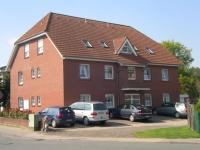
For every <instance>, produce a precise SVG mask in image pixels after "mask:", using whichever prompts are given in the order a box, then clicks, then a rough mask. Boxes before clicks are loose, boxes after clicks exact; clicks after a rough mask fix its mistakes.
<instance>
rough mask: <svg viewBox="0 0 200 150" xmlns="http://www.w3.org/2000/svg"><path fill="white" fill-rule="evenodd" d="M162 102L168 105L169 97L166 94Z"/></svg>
mask: <svg viewBox="0 0 200 150" xmlns="http://www.w3.org/2000/svg"><path fill="white" fill-rule="evenodd" d="M163 102H164V103H169V102H170V96H169V94H168V93H164V94H163Z"/></svg>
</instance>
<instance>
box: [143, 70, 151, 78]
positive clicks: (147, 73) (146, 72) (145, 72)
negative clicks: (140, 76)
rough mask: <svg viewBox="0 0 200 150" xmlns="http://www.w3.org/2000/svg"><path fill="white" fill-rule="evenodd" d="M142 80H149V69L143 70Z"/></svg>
mask: <svg viewBox="0 0 200 150" xmlns="http://www.w3.org/2000/svg"><path fill="white" fill-rule="evenodd" d="M144 80H151V70H150V68H144Z"/></svg>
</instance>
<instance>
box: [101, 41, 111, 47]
mask: <svg viewBox="0 0 200 150" xmlns="http://www.w3.org/2000/svg"><path fill="white" fill-rule="evenodd" d="M100 44H101V46H102V47H103V48H109V46H108V45H107V43H106V42H105V41H101V42H100Z"/></svg>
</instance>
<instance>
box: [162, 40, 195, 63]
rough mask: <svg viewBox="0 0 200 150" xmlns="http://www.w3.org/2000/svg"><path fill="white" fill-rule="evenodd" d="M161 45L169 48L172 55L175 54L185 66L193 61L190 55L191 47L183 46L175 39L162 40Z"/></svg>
mask: <svg viewBox="0 0 200 150" xmlns="http://www.w3.org/2000/svg"><path fill="white" fill-rule="evenodd" d="M161 44H162V45H163V47H165V48H166V49H168V50H169V52H171V53H172V54H173V55H175V56H176V57H177V58H178V59H179V60H181V61H182V62H183V64H184V66H185V67H189V66H190V64H191V63H192V62H193V60H194V59H193V58H192V55H191V52H192V49H189V48H187V47H185V46H184V45H183V44H181V43H179V42H175V41H163V42H162V43H161Z"/></svg>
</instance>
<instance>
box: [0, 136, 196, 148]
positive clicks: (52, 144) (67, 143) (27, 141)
mask: <svg viewBox="0 0 200 150" xmlns="http://www.w3.org/2000/svg"><path fill="white" fill-rule="evenodd" d="M199 148H200V144H189V143H141V142H124V141H123V142H119V141H118V142H115V141H98V140H96V141H95V140H92V141H91V140H83V139H82V140H78V139H73V140H70V139H63V140H58V139H54V140H52V139H34V138H27V137H26V138H25V137H15V136H8V135H3V134H1V133H0V150H27V149H29V150H51V149H52V150H112V149H113V150H133V149H134V150H161V149H162V150H169V149H170V150H179V149H181V150H199Z"/></svg>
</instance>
